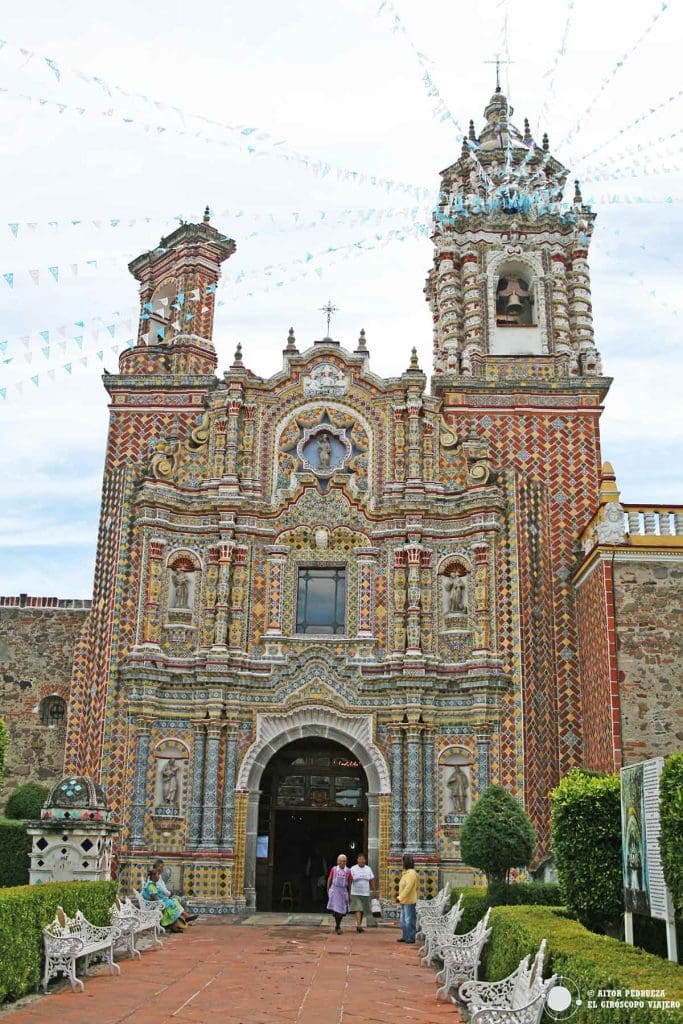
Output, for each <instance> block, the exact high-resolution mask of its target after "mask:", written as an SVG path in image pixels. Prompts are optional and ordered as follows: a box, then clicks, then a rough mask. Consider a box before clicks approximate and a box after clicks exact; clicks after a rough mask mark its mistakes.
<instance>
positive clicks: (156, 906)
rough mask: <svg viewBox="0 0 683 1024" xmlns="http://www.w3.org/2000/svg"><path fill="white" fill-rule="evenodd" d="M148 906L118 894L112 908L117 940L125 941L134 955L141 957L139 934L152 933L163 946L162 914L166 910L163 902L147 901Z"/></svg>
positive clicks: (156, 943) (154, 938)
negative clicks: (137, 943) (161, 937)
mask: <svg viewBox="0 0 683 1024" xmlns="http://www.w3.org/2000/svg"><path fill="white" fill-rule="evenodd" d="M145 902H146V903H147V906H144V907H142V906H135V904H134V903H133V902H132V901H131V900H129V899H128V898H127V897H126V898H125V899H123V900H121V899H119V898H118V896H117V898H116V901H115V903H114V906H113V907H112V908H111V923H112V925H113V926H114V928H115V930H116V932H117V940H116V941H117V942H118V941H121V942H124V943H125V945H126V947H127V948H128V952H129V953H130V955H131V956H132V957H137V958H138V959H139V958H140V950H139V949H138V948H137V946H136V944H135V943H136V939H137V936H138V935H142V934H144V933H145V932H151V933H152V939H153V941H154V943H155V945H157V946H159V947H161V946H163V942H162V941H161V939H160V938H159V933H160V931H161V925H160V923H159V922H160V921H161V915H162V914H163V912H164V906H163V903H152V902H148V901H145Z"/></svg>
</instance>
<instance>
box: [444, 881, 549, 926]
mask: <svg viewBox="0 0 683 1024" xmlns="http://www.w3.org/2000/svg"><path fill="white" fill-rule="evenodd" d="M461 893H462V906H463V911H464V913H463V915H462V919H461V921H460V924H459V925H458V932H459V933H461V934H462V933H464V932H469V931H470V930H471V929H472V928H474V926H475V924H476V923H477V921H479V920H480V919H481V918H482V917H483V916H484V914H485V913H486V911H487V909H488V908H489V907H498V906H520V905H524V904H534V905H539V904H540V905H541V906H544V907H545V906H553V907H560V906H562V902H563V900H562V893H561V891H560V887H559V885H554V884H552V883H549V882H520V883H518V884H517V885H492V886H489V888H488V889H483V888H480V887H476V886H473V887H471V888H467V889H459V888H458V887H457V886H456V887H455V888H454V889H453V891H452V893H451V906H452V905H453V904H454V903H456V902H457V900H458V897H459V896H460V894H461Z"/></svg>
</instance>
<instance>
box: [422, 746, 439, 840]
mask: <svg viewBox="0 0 683 1024" xmlns="http://www.w3.org/2000/svg"><path fill="white" fill-rule="evenodd" d="M435 777H436V764H435V763H434V731H433V729H431V728H428V729H425V730H424V731H423V733H422V801H423V810H422V848H423V849H424V851H425V853H433V852H434V850H435V849H436V821H435V816H436V807H435V801H434V779H435Z"/></svg>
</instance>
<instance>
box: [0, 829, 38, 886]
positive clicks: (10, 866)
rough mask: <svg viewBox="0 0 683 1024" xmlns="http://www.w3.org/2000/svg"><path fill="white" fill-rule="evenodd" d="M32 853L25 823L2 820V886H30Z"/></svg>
mask: <svg viewBox="0 0 683 1024" xmlns="http://www.w3.org/2000/svg"><path fill="white" fill-rule="evenodd" d="M30 852H31V837H30V836H29V835H27V834H26V826H25V825H24V822H23V821H9V820H8V819H7V818H0V886H7V885H28V869H29V863H30V861H29V853H30Z"/></svg>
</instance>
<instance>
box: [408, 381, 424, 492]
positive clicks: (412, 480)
mask: <svg viewBox="0 0 683 1024" xmlns="http://www.w3.org/2000/svg"><path fill="white" fill-rule="evenodd" d="M406 409H407V411H408V478H407V480H406V486H407V487H410V488H411V489H414V487H415V486H416V485H419V486H422V436H421V434H422V431H421V423H420V414H421V412H422V394H421V392H420V391H419V390H417V389H415V390H413V389H410V390H409V391H408V394H407V395H406Z"/></svg>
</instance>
